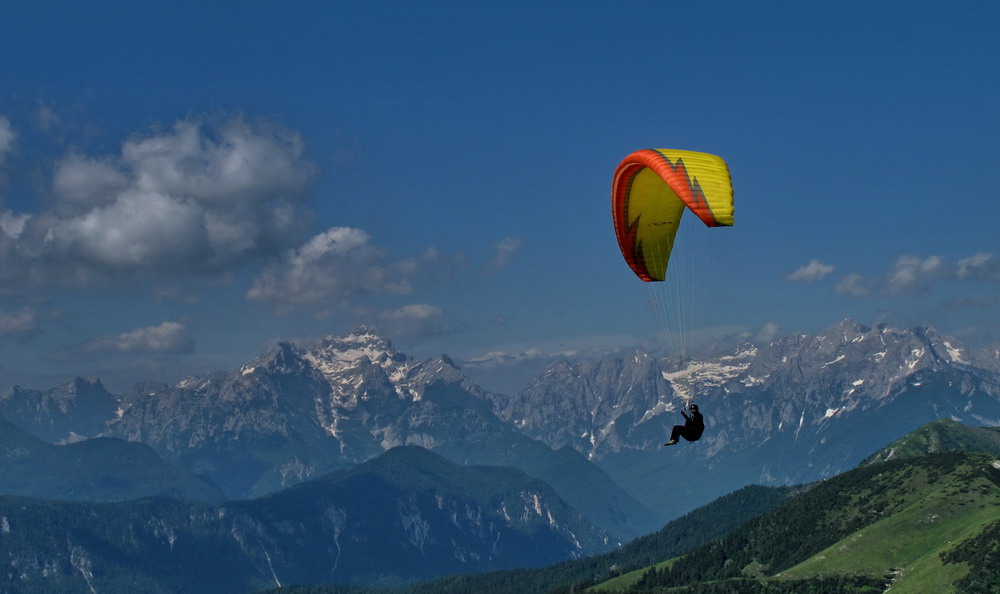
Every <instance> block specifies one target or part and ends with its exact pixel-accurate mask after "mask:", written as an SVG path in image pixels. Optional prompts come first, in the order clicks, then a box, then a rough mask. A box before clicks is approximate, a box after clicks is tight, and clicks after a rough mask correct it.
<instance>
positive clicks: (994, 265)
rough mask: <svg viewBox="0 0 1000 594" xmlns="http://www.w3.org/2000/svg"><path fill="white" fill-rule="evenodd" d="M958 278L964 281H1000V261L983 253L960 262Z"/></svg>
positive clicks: (994, 256) (992, 255)
mask: <svg viewBox="0 0 1000 594" xmlns="http://www.w3.org/2000/svg"><path fill="white" fill-rule="evenodd" d="M956 274H957V275H958V278H960V279H963V280H992V281H995V280H1000V259H998V258H997V257H996V255H994V254H992V253H985V252H981V253H978V254H975V255H974V256H969V257H968V258H963V259H961V260H959V261H958V271H957V273H956Z"/></svg>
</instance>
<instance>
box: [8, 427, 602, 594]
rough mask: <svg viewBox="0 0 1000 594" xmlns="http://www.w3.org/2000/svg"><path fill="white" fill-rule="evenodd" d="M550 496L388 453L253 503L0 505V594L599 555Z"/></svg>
mask: <svg viewBox="0 0 1000 594" xmlns="http://www.w3.org/2000/svg"><path fill="white" fill-rule="evenodd" d="M609 543H610V539H609V536H608V535H607V533H605V532H604V531H603V530H601V529H599V528H597V527H596V526H594V525H593V524H592V523H591V522H589V521H588V520H587V519H586V518H585V517H584V516H583V515H582V514H580V513H579V512H578V511H576V510H574V509H572V508H571V507H569V506H567V505H566V503H565V502H563V501H562V500H561V499H560V498H559V497H558V496H557V495H556V494H555V492H554V491H552V489H551V487H549V486H548V485H546V484H545V483H543V482H541V481H539V480H537V479H532V478H530V477H528V476H527V475H525V474H524V473H522V472H520V471H517V470H514V469H511V468H499V467H482V466H459V465H455V464H452V463H450V462H447V461H446V460H444V459H443V458H441V457H439V456H437V455H436V454H433V453H431V452H428V451H427V450H424V449H422V448H417V447H413V446H409V447H399V448H395V449H392V450H389V451H388V452H386V453H384V454H382V455H381V456H379V457H377V458H374V459H372V460H370V461H368V462H365V463H363V464H360V465H358V466H356V467H355V468H352V469H350V470H346V471H338V472H335V473H332V474H329V475H326V476H324V477H321V478H319V479H316V480H311V481H307V482H305V483H301V484H299V485H297V486H295V487H292V488H289V489H286V490H284V491H281V492H280V493H275V494H273V495H269V496H266V497H263V498H259V499H255V500H249V501H234V502H228V503H224V504H209V503H201V502H194V501H184V500H180V499H168V498H145V499H139V500H135V501H130V502H122V503H101V504H98V503H85V502H52V501H41V500H37V499H27V498H22V497H12V496H0V558H3V559H4V567H5V569H4V570H3V571H0V591H3V592H11V593H15V592H43V591H44V592H49V593H61V592H67V593H68V592H83V591H88V590H89V591H91V592H126V591H128V592H178V593H180V592H183V593H185V594H198V593H205V594H225V593H230V592H231V593H234V594H235V593H242V592H248V591H253V590H256V589H261V588H265V587H268V586H272V587H273V586H279V585H281V584H289V583H322V582H341V583H364V584H382V585H394V584H399V583H404V582H408V581H412V580H414V579H419V578H429V577H434V576H439V575H446V574H449V573H456V572H483V571H490V570H497V569H504V568H512V567H539V566H542V565H546V564H551V563H556V562H559V561H564V560H566V559H572V558H580V557H583V556H586V555H590V554H593V553H596V552H599V551H602V550H606V549H607V548H608V546H609Z"/></svg>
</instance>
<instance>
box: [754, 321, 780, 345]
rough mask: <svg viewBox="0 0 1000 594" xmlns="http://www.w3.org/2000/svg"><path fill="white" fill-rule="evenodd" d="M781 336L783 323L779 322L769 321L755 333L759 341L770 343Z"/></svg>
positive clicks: (756, 339)
mask: <svg viewBox="0 0 1000 594" xmlns="http://www.w3.org/2000/svg"><path fill="white" fill-rule="evenodd" d="M779 336H781V325H780V324H778V322H768V323H766V324H764V325H763V326H761V328H760V330H758V331H757V332H756V333H755V334H754V340H755V341H757V342H759V343H768V342H771V341H772V340H774V339H776V338H778V337H779Z"/></svg>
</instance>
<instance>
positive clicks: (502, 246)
mask: <svg viewBox="0 0 1000 594" xmlns="http://www.w3.org/2000/svg"><path fill="white" fill-rule="evenodd" d="M521 244H522V241H521V239H520V238H518V237H504V238H503V239H501V240H500V241H499V242H498V243H496V244H495V245H494V246H493V249H494V250H495V254H494V256H493V259H492V260H491V261H490V263H489V264H488V265H487V267H486V268H487V270H499V269H501V268H506V267H507V265H508V264H510V261H511V259H512V258H513V257H514V255H515V254H516V253H517V252H518V251H520V250H521Z"/></svg>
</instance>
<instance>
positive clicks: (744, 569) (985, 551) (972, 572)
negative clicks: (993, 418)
mask: <svg viewBox="0 0 1000 594" xmlns="http://www.w3.org/2000/svg"><path fill="white" fill-rule="evenodd" d="M994 465H996V466H1000V463H998V462H997V461H996V457H995V456H992V455H986V454H969V453H961V452H949V453H939V454H929V455H925V456H922V457H917V458H912V459H902V460H897V461H892V462H888V463H884V464H879V465H872V466H867V467H862V468H858V469H856V470H853V471H851V472H848V473H844V474H842V475H839V476H837V477H833V478H831V479H829V480H826V481H823V482H821V483H820V484H817V485H816V486H815V487H814V488H813V489H811V490H809V491H807V492H805V493H803V494H801V495H799V496H797V497H795V498H794V499H792V500H790V501H789V502H787V503H786V504H784V505H782V506H780V507H778V508H776V509H775V510H773V511H772V512H770V513H768V514H765V515H763V516H761V517H759V518H757V519H755V520H753V521H751V522H750V523H748V524H747V525H746V526H744V527H743V528H740V529H738V530H736V531H733V532H731V533H730V534H729V535H727V536H726V537H724V538H723V539H721V540H719V541H716V542H714V543H711V544H708V545H706V546H703V547H700V548H697V549H695V550H692V551H691V552H689V553H688V554H687V555H685V556H684V557H682V558H680V559H678V560H676V562H674V563H672V564H661V565H660V566H658V567H655V568H650V569H647V570H646V571H644V572H643V575H642V576H641V577H640V578H638V579H636V577H635V575H632V576H627V578H626V579H624V580H618V581H616V582H608V583H605V584H603V585H602V586H601V587H600V588H595V590H598V589H599V590H603V591H618V592H639V591H651V590H652V591H658V590H660V589H669V591H670V592H679V593H680V592H683V593H688V594H693V593H696V592H716V591H718V592H743V591H745V592H786V591H787V592H827V591H829V592H840V591H859V592H863V591H873V592H874V591H881V590H882V589H884V588H885V587H886V586H888V585H890V584H891V585H892V587H893V592H935V593H942V592H969V591H975V590H969V589H967V588H964V587H961V586H957V585H956V582H958V581H960V580H967V581H968V579H969V578H970V576H971V577H972V578H974V579H980V580H981V579H983V578H982V576H984V575H986V576H989V575H992V574H995V573H997V572H998V571H1000V570H998V569H997V567H996V565H993V566H991V565H990V563H995V559H996V553H995V552H992V551H994V548H992V545H991V544H990V543H992V542H994V541H995V539H996V537H995V536H991V534H993V532H994V531H993V528H994V526H995V525H996V524H1000V470H997V468H996V467H995V466H994ZM991 538H992V539H993V540H990V539H991ZM963 547H964V549H963ZM963 551H964V552H963ZM991 572H992V573H991ZM998 577H1000V576H998ZM997 583H1000V582H997ZM980 591H983V592H992V591H995V590H980Z"/></svg>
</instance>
